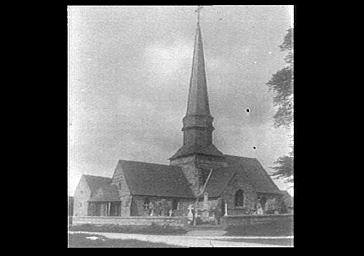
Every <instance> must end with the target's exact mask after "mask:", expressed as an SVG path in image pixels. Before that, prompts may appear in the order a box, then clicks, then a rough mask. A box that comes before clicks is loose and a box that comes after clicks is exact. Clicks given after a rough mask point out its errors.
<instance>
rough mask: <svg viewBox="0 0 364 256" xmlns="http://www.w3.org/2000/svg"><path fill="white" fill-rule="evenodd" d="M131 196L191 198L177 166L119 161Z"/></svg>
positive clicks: (191, 195) (186, 183)
mask: <svg viewBox="0 0 364 256" xmlns="http://www.w3.org/2000/svg"><path fill="white" fill-rule="evenodd" d="M116 171H122V172H123V173H124V176H125V180H126V183H127V185H128V187H129V190H130V193H131V194H132V195H149V196H166V197H181V198H193V197H194V196H193V194H192V191H191V189H190V187H189V184H188V182H187V179H186V178H185V176H184V175H183V173H182V169H181V168H180V167H177V166H170V165H161V164H152V163H144V162H136V161H126V160H119V164H118V166H117V170H116Z"/></svg>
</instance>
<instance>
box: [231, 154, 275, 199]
mask: <svg viewBox="0 0 364 256" xmlns="http://www.w3.org/2000/svg"><path fill="white" fill-rule="evenodd" d="M225 159H226V161H227V162H228V164H229V165H231V166H236V168H237V171H239V172H243V173H244V175H245V178H246V179H247V182H248V183H249V184H251V185H252V186H253V187H254V190H256V191H257V192H261V193H274V194H281V192H280V190H279V188H278V187H277V185H276V184H275V183H274V182H273V181H272V178H271V177H270V176H269V175H268V173H267V172H266V171H265V170H264V168H263V166H262V165H261V164H260V162H259V161H258V160H257V159H256V158H248V157H240V156H231V155H225ZM239 166H240V168H239Z"/></svg>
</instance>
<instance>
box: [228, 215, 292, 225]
mask: <svg viewBox="0 0 364 256" xmlns="http://www.w3.org/2000/svg"><path fill="white" fill-rule="evenodd" d="M276 221H292V222H293V214H266V215H231V216H224V217H222V218H221V224H222V225H224V226H245V225H251V224H262V223H272V222H276Z"/></svg>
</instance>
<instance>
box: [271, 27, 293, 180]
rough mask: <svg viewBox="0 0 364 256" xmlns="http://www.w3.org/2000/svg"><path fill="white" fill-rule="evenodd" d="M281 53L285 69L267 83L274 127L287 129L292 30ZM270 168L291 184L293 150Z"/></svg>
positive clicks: (290, 102) (290, 113)
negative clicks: (283, 52) (271, 98)
mask: <svg viewBox="0 0 364 256" xmlns="http://www.w3.org/2000/svg"><path fill="white" fill-rule="evenodd" d="M279 47H280V49H281V51H287V52H288V54H287V55H286V57H285V62H286V63H287V65H286V67H284V68H283V69H281V70H279V71H278V72H276V73H275V74H274V75H273V76H272V78H271V80H270V81H269V82H268V83H267V85H268V87H269V89H270V90H272V91H273V92H274V94H275V95H274V98H273V105H274V107H276V108H277V112H276V113H275V115H274V117H273V118H274V127H276V128H279V127H285V128H287V129H289V128H290V127H291V126H292V125H293V51H292V49H293V29H292V28H290V29H288V30H287V34H286V36H285V37H284V40H283V43H282V44H281V45H280V46H279ZM274 164H275V166H274V167H272V168H273V169H274V170H275V172H274V173H273V174H272V176H273V177H275V178H277V179H278V178H280V179H284V180H285V181H286V182H293V149H292V151H291V152H290V153H289V154H288V155H286V156H281V157H279V158H278V159H277V160H276V161H275V162H274Z"/></svg>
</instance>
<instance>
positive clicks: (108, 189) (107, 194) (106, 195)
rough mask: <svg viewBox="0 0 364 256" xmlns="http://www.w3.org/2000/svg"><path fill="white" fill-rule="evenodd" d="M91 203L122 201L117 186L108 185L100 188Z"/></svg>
mask: <svg viewBox="0 0 364 256" xmlns="http://www.w3.org/2000/svg"><path fill="white" fill-rule="evenodd" d="M89 201H92V202H102V201H108V202H110V201H120V197H119V192H118V189H117V187H116V185H111V184H107V185H104V186H103V187H101V188H99V189H98V190H97V192H96V193H95V195H94V196H92V197H91V199H90V200H89Z"/></svg>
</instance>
